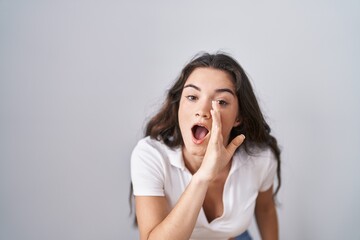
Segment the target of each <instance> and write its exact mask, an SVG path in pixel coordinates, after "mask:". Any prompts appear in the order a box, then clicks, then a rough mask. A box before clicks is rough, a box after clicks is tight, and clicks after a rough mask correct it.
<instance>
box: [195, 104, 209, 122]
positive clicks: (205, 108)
mask: <svg viewBox="0 0 360 240" xmlns="http://www.w3.org/2000/svg"><path fill="white" fill-rule="evenodd" d="M210 110H211V101H203V102H201V103H199V105H198V109H197V111H196V112H195V116H197V117H202V118H206V119H210V118H211V114H210Z"/></svg>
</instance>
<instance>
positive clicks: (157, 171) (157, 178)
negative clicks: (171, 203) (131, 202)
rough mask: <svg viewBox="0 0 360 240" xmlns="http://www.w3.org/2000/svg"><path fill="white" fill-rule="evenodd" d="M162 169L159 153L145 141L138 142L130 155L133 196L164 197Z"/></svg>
mask: <svg viewBox="0 0 360 240" xmlns="http://www.w3.org/2000/svg"><path fill="white" fill-rule="evenodd" d="M147 140H149V139H147ZM163 169H164V167H163V164H162V155H161V154H160V152H159V151H158V150H157V149H156V148H155V147H154V146H152V145H151V144H150V143H149V142H148V141H146V139H142V140H140V141H139V142H138V144H137V145H136V147H135V148H134V150H133V152H132V154H131V181H132V184H133V190H134V195H135V196H165V193H164V170H163Z"/></svg>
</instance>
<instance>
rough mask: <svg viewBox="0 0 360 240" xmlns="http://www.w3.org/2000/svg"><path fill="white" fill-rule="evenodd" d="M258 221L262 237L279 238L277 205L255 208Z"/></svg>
mask: <svg viewBox="0 0 360 240" xmlns="http://www.w3.org/2000/svg"><path fill="white" fill-rule="evenodd" d="M255 217H256V222H257V225H258V228H259V232H260V235H261V239H263V240H277V239H279V226H278V219H277V213H276V208H275V206H272V207H271V208H268V209H256V210H255Z"/></svg>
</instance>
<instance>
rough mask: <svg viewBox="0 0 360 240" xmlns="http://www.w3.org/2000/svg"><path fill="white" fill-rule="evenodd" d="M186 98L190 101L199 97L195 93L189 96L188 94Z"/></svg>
mask: <svg viewBox="0 0 360 240" xmlns="http://www.w3.org/2000/svg"><path fill="white" fill-rule="evenodd" d="M186 98H187V99H188V100H189V101H192V102H193V101H196V100H197V99H198V98H197V97H196V96H194V95H189V96H186Z"/></svg>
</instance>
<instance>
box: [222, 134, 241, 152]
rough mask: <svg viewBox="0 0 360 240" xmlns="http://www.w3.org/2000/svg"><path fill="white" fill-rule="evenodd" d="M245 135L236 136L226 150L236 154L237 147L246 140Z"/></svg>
mask: <svg viewBox="0 0 360 240" xmlns="http://www.w3.org/2000/svg"><path fill="white" fill-rule="evenodd" d="M244 140H245V136H244V134H241V135H238V136H236V137H235V138H234V139H233V140H232V141H231V142H230V143H229V145H228V146H227V147H226V150H227V151H228V152H229V153H230V154H231V156H232V155H234V152H235V151H236V149H237V148H238V147H239V146H240V145H241V144H242V143H243V142H244Z"/></svg>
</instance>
